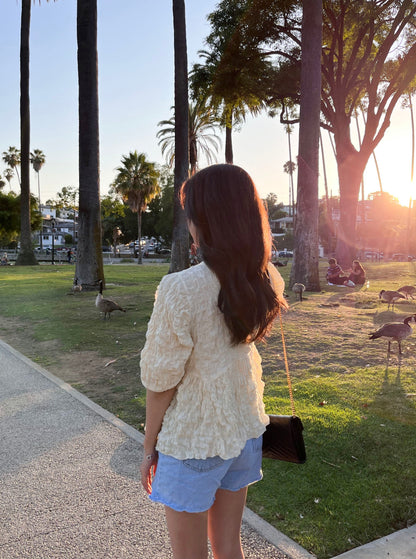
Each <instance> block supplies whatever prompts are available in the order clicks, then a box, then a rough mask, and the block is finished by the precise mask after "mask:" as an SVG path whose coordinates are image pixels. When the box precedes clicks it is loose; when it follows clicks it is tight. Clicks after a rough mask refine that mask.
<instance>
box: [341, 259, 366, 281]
mask: <svg viewBox="0 0 416 559" xmlns="http://www.w3.org/2000/svg"><path fill="white" fill-rule="evenodd" d="M365 280H366V277H365V270H364V268H363V267H362V265H361V264H360V262H359V261H358V260H354V261H353V263H352V269H351V273H350V275H349V276H348V278H347V280H346V281H345V282H344V285H347V286H348V287H355V286H356V285H364V284H365Z"/></svg>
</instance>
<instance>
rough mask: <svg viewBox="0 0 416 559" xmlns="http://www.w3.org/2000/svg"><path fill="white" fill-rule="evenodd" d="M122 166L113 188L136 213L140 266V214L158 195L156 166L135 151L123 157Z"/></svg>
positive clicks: (118, 170) (142, 154)
mask: <svg viewBox="0 0 416 559" xmlns="http://www.w3.org/2000/svg"><path fill="white" fill-rule="evenodd" d="M121 163H122V166H121V167H118V168H117V172H118V175H117V176H116V178H115V180H114V183H113V188H114V190H115V192H117V194H120V195H121V197H122V198H123V200H124V201H125V202H127V204H128V205H129V207H130V209H131V210H132V211H133V212H137V230H138V240H139V254H138V260H137V263H138V264H142V263H143V260H142V258H143V257H142V245H141V239H142V213H143V212H144V210H145V209H146V208H147V206H148V204H149V202H151V201H152V200H153V198H154V197H155V196H156V195H157V194H158V193H159V191H160V188H159V171H158V170H157V169H156V164H155V163H151V162H149V161H146V156H145V154H144V153H137V151H134V152H130V153H129V155H127V156H126V155H124V156H123V157H122V159H121Z"/></svg>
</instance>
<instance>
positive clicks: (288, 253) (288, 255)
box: [279, 250, 293, 258]
mask: <svg viewBox="0 0 416 559" xmlns="http://www.w3.org/2000/svg"><path fill="white" fill-rule="evenodd" d="M292 257H293V252H292V251H291V250H281V251H280V252H279V258H292Z"/></svg>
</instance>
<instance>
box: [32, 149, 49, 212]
mask: <svg viewBox="0 0 416 559" xmlns="http://www.w3.org/2000/svg"><path fill="white" fill-rule="evenodd" d="M45 161H46V158H45V154H44V153H43V151H42V150H40V149H34V150H33V152H31V153H30V162H31V163H32V167H33V169H34V170H35V172H36V173H37V175H38V198H39V209H41V207H40V180H39V171H40V170H41V169H42V167H43V166H44V164H45Z"/></svg>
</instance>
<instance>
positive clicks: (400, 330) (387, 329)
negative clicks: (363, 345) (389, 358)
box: [369, 314, 416, 354]
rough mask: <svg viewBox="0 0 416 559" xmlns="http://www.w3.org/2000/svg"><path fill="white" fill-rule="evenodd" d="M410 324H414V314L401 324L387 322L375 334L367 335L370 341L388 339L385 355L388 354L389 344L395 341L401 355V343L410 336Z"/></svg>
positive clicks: (415, 318) (415, 319) (415, 317)
mask: <svg viewBox="0 0 416 559" xmlns="http://www.w3.org/2000/svg"><path fill="white" fill-rule="evenodd" d="M410 322H416V314H412V315H411V316H408V317H406V318H405V319H404V320H403V322H387V323H386V324H383V326H382V327H381V328H379V329H378V330H376V331H375V332H371V333H370V334H369V338H370V340H376V339H377V338H389V345H388V349H387V353H390V344H391V341H392V340H395V341H396V342H397V343H398V344H399V353H400V354H401V353H402V346H401V341H402V340H405V339H406V338H408V337H409V336H410V335H411V334H412V327H411V326H410Z"/></svg>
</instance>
